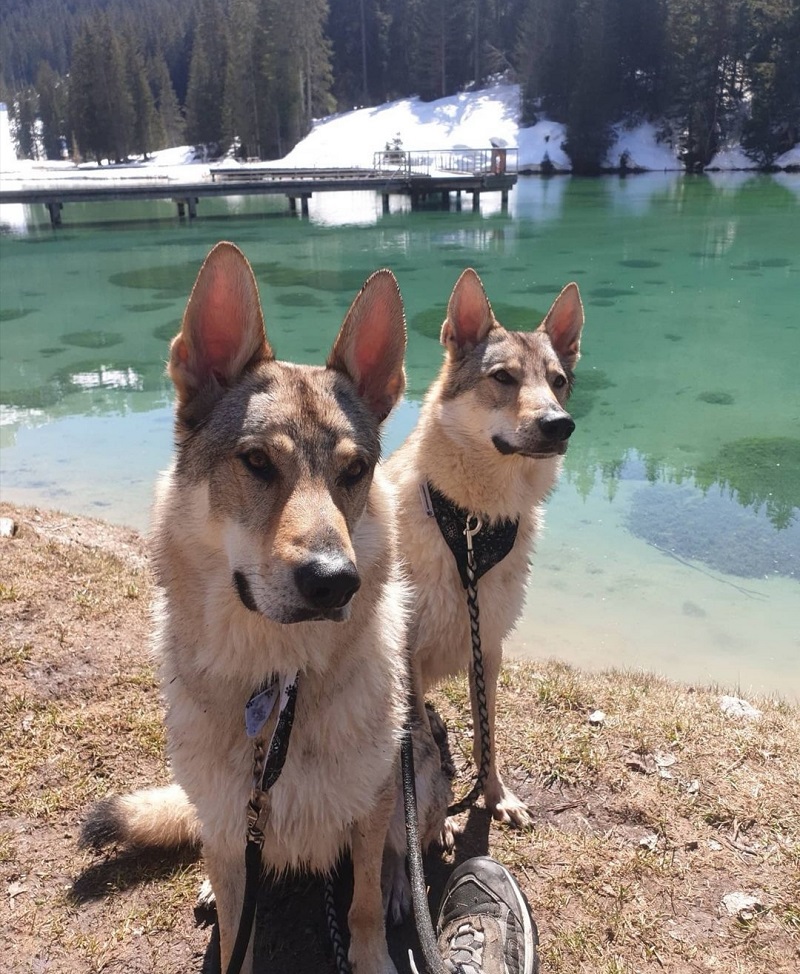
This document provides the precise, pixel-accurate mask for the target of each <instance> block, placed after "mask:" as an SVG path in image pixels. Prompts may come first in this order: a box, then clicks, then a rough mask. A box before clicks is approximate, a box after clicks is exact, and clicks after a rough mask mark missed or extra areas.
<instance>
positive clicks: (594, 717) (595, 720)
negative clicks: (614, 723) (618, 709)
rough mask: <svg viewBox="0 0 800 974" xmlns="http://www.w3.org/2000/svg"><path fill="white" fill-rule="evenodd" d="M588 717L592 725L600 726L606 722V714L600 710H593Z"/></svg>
mask: <svg viewBox="0 0 800 974" xmlns="http://www.w3.org/2000/svg"><path fill="white" fill-rule="evenodd" d="M588 719H589V723H590V724H591V725H592V727H600V726H601V725H602V724H604V723H605V722H606V715H605V712H604V711H602V710H593V711H592V713H590V714H589V718H588Z"/></svg>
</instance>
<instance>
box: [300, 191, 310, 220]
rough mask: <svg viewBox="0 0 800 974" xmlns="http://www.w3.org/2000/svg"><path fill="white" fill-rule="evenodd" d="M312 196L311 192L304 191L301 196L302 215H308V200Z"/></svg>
mask: <svg viewBox="0 0 800 974" xmlns="http://www.w3.org/2000/svg"><path fill="white" fill-rule="evenodd" d="M310 198H311V193H303V195H302V196H301V197H300V213H301V215H302V216H308V201H309V199H310Z"/></svg>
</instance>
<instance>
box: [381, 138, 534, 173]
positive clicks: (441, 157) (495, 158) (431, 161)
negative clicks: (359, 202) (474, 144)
mask: <svg viewBox="0 0 800 974" xmlns="http://www.w3.org/2000/svg"><path fill="white" fill-rule="evenodd" d="M518 164H519V150H518V149H516V148H508V147H503V148H500V147H494V146H493V147H490V148H485V149H469V148H463V149H411V150H406V149H386V150H384V151H381V152H376V153H375V154H374V156H373V168H374V169H375V170H376V171H378V172H381V173H383V174H385V175H388V174H390V173H394V174H396V175H397V176H398V177H400V176H412V175H414V176H420V175H422V176H431V175H436V174H439V173H455V174H458V175H464V176H480V175H494V176H502V175H505V174H506V173H516V172H517V170H518Z"/></svg>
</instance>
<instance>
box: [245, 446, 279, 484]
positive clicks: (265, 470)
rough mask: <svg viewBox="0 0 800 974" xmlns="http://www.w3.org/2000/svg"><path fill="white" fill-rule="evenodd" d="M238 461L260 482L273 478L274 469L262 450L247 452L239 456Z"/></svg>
mask: <svg viewBox="0 0 800 974" xmlns="http://www.w3.org/2000/svg"><path fill="white" fill-rule="evenodd" d="M240 459H241V461H242V463H243V464H244V465H245V466H246V467H247V469H248V470H249V471H250V473H252V474H255V476H256V477H260V478H261V479H262V480H271V479H272V478H273V477H274V476H275V467H274V465H273V463H272V461H271V460H270V458H269V457H268V456H267V454H266V453H265V452H264V451H263V450H248V451H247V453H242V454H240Z"/></svg>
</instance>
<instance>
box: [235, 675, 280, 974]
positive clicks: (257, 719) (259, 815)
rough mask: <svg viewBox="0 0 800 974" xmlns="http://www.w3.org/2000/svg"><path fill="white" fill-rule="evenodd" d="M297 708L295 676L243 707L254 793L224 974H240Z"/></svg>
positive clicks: (275, 679) (265, 688) (262, 690)
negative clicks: (273, 792)
mask: <svg viewBox="0 0 800 974" xmlns="http://www.w3.org/2000/svg"><path fill="white" fill-rule="evenodd" d="M276 704H277V705H278V706H279V711H278V719H277V721H276V722H275V729H274V730H273V732H272V737H271V738H270V741H269V744H268V745H267V746H266V747H265V746H264V744H263V742H262V741H261V740H259V735H260V734H261V731H262V730H263V728H264V725H265V724H266V722H267V721H268V720H269V717H270V715H271V714H272V711H273V710H274V709H275V706H276ZM296 704H297V673H294V675H293V676H291V677H285V678H283V679H279V678H278V677H272V678H271V679H270V680H269V681H268V682H267V683H266V684H265V685H264V686H263V687H261V688H260V689H258V690H257V691H256V692H255V693H254V694H253V695H252V696H251V697H250V699H249V700H248V701H247V704H246V706H245V710H244V714H245V728H246V730H247V736H248V737H250V738H253V790H252V792H251V794H250V800H249V802H248V803H247V844H246V845H245V849H244V902H243V903H242V913H241V916H240V918H239V928H238V930H237V931H236V939H235V941H234V944H233V951H232V952H231V957H230V960H229V961H228V966H227V968H226V971H225V974H240V971H241V969H242V965H243V964H244V959H245V957H246V956H247V948H248V946H249V945H250V937H251V935H252V933H253V923H254V921H255V917H256V904H257V903H258V889H259V886H260V885H261V852H262V849H263V848H264V828H265V826H266V824H267V818H268V817H269V808H268V806H267V801H266V799H267V792H268V791H269V789H270V788H272V786H273V785H274V784H275V782H276V781H277V780H278V778H279V777H280V773H281V771H283V766H284V764H285V763H286V755H287V753H288V751H289V737H290V736H291V732H292V724H293V723H294V712H295V706H296Z"/></svg>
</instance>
